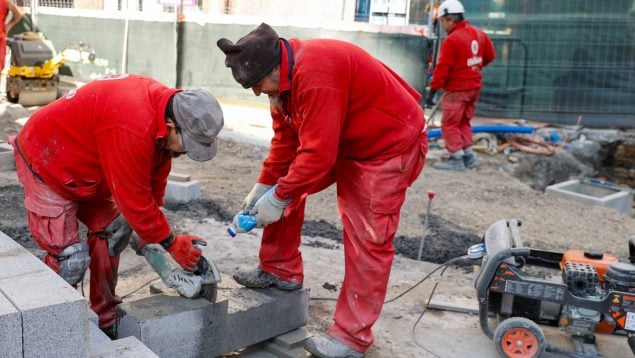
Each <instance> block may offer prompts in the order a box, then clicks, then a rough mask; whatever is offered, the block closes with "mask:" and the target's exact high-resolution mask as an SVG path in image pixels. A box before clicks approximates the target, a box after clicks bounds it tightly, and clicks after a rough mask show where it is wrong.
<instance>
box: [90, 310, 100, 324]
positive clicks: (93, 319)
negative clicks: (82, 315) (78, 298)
mask: <svg viewBox="0 0 635 358" xmlns="http://www.w3.org/2000/svg"><path fill="white" fill-rule="evenodd" d="M88 321H89V322H92V323H94V324H95V325H97V326H99V316H97V313H95V311H93V310H92V309H91V308H89V309H88Z"/></svg>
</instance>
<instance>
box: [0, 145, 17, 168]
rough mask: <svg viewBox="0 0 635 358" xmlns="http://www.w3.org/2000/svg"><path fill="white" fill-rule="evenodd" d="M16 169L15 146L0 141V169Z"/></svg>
mask: <svg viewBox="0 0 635 358" xmlns="http://www.w3.org/2000/svg"><path fill="white" fill-rule="evenodd" d="M8 170H15V157H14V156H13V147H12V146H11V145H10V144H9V143H5V142H2V143H0V171H8Z"/></svg>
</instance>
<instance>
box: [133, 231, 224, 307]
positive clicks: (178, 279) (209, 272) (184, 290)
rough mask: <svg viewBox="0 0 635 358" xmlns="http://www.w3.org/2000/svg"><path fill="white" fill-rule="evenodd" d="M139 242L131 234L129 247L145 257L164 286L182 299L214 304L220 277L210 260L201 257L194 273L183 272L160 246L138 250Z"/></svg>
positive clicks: (147, 246)
mask: <svg viewBox="0 0 635 358" xmlns="http://www.w3.org/2000/svg"><path fill="white" fill-rule="evenodd" d="M140 241H141V239H140V238H139V236H137V234H136V233H133V234H132V237H131V238H130V246H132V248H133V249H134V250H135V251H136V252H137V254H138V255H142V256H144V257H145V259H146V261H147V262H148V263H149V264H150V266H152V268H153V269H154V271H155V272H156V273H157V274H158V275H159V277H161V280H162V281H163V283H164V284H165V285H166V286H168V287H170V288H173V289H175V290H176V291H177V292H178V293H179V294H180V295H181V296H183V297H187V298H198V297H202V298H205V299H207V300H208V301H210V302H216V296H217V293H218V288H217V285H218V284H219V283H220V282H221V276H220V272H219V271H218V269H217V268H216V265H214V263H213V262H212V261H211V260H209V259H207V258H206V257H205V256H201V258H200V260H199V261H198V263H197V264H196V269H195V270H194V272H189V271H185V270H184V269H183V268H181V265H179V264H178V263H177V262H176V261H174V259H173V258H172V256H171V255H170V254H169V253H168V252H167V251H165V249H163V247H161V245H159V244H147V245H145V246H143V248H141V250H139V249H138V247H139V245H138V244H139V242H140ZM201 244H202V243H201ZM199 245H200V244H199ZM197 246H198V245H197Z"/></svg>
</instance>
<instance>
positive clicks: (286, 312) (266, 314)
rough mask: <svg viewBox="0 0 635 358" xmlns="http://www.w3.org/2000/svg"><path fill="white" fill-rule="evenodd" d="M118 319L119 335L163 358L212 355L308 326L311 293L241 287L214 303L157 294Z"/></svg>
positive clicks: (126, 307) (123, 310) (130, 305)
mask: <svg viewBox="0 0 635 358" xmlns="http://www.w3.org/2000/svg"><path fill="white" fill-rule="evenodd" d="M119 317H120V318H119V336H120V337H127V336H135V337H137V338H138V339H139V340H140V341H142V342H143V343H144V344H145V345H146V346H148V348H150V349H151V350H152V351H153V352H154V353H156V354H158V355H159V356H161V357H173V356H174V357H175V356H178V357H212V356H218V355H222V354H225V353H229V352H233V351H235V350H236V349H239V348H243V347H248V346H252V345H254V344H256V343H259V342H263V341H266V340H269V339H271V338H274V337H276V336H279V335H281V334H284V333H287V332H290V331H293V330H295V329H297V328H299V327H302V326H304V325H305V324H306V322H307V321H308V318H309V290H307V289H302V290H297V291H291V292H285V291H280V290H277V289H273V288H272V289H264V290H252V289H247V288H240V289H236V290H233V291H232V292H231V293H230V294H229V295H228V296H227V299H225V300H222V301H219V302H216V303H211V302H209V301H206V300H204V299H195V300H192V299H186V298H182V297H174V296H166V295H157V296H153V297H147V298H143V299H140V300H137V301H133V302H127V303H124V304H122V305H120V306H119ZM174 342H179V344H174ZM282 342H285V343H283V344H287V345H289V346H291V345H297V342H295V343H294V342H293V339H291V338H289V339H288V340H283V341H282ZM281 347H282V348H283V349H284V348H285V347H284V346H281ZM293 349H295V347H294V348H293Z"/></svg>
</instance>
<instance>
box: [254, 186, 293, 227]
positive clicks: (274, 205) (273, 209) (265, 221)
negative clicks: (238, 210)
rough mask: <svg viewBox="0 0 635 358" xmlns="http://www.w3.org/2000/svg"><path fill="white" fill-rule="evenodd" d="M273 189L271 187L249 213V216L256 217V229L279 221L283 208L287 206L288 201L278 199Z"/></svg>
mask: <svg viewBox="0 0 635 358" xmlns="http://www.w3.org/2000/svg"><path fill="white" fill-rule="evenodd" d="M275 189H276V187H275V186H273V187H271V189H269V190H268V191H267V192H266V193H265V194H264V195H262V196H261V197H260V199H259V200H258V201H257V202H256V205H254V207H253V209H251V210H250V211H249V214H251V215H255V216H256V227H264V226H266V225H269V224H271V223H274V222H276V221H278V220H280V218H281V217H282V214H283V213H284V208H286V207H287V205H288V204H289V200H281V199H280V198H278V196H277V195H276V190H275Z"/></svg>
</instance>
